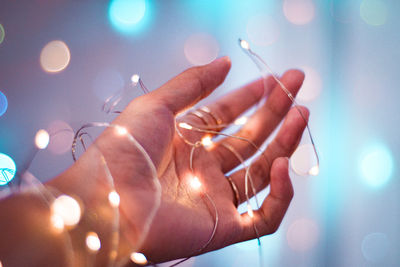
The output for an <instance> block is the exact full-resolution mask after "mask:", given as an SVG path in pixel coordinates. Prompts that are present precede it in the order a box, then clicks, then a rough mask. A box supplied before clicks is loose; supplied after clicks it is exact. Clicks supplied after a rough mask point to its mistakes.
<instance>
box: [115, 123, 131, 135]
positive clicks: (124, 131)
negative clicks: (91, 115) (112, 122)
mask: <svg viewBox="0 0 400 267" xmlns="http://www.w3.org/2000/svg"><path fill="white" fill-rule="evenodd" d="M115 131H116V132H117V134H118V135H126V134H127V133H128V130H127V129H126V128H125V127H122V126H118V125H117V126H116V127H115Z"/></svg>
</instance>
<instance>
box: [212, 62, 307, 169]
mask: <svg viewBox="0 0 400 267" xmlns="http://www.w3.org/2000/svg"><path fill="white" fill-rule="evenodd" d="M280 80H281V82H282V83H283V84H284V85H285V86H286V88H287V89H288V90H289V91H290V92H291V93H292V94H293V95H294V96H295V95H296V94H297V92H298V91H299V89H300V86H301V84H302V83H303V80H304V74H303V72H301V71H298V70H289V71H287V72H286V73H285V74H284V75H283V76H282V78H281V79H280ZM291 105H292V102H291V100H290V99H289V97H288V96H287V95H286V93H285V92H284V91H283V89H282V88H281V87H280V86H279V85H276V86H275V88H274V89H273V91H272V92H271V95H270V97H269V98H268V100H267V101H266V103H265V104H264V105H263V106H262V107H260V109H259V110H257V112H256V113H255V114H254V115H253V116H252V117H251V118H250V119H249V121H248V122H247V123H246V124H245V125H244V126H243V127H242V129H240V131H239V132H238V133H237V134H235V135H236V136H240V137H243V138H246V139H248V140H250V141H251V142H252V143H253V144H255V145H256V146H260V145H261V144H262V143H263V142H264V141H265V139H266V138H267V137H268V136H269V135H270V134H271V132H272V131H273V130H274V129H275V128H276V127H277V125H278V124H279V123H280V121H281V120H282V119H283V117H284V116H285V115H286V113H287V112H288V110H289V108H290V106H291ZM224 143H226V144H228V145H229V146H231V147H233V148H234V149H235V150H236V151H237V152H238V153H239V154H240V155H241V156H242V157H243V158H244V159H246V158H248V157H249V156H251V155H252V154H253V153H254V152H255V150H256V149H255V147H254V145H250V144H249V143H248V142H244V141H243V140H238V139H234V138H226V139H223V140H221V141H220V143H219V144H217V146H216V147H215V149H214V150H213V151H214V153H215V156H216V157H217V158H218V159H219V162H220V164H221V169H222V171H223V172H224V173H225V172H228V171H230V170H232V169H233V168H235V167H236V166H237V165H238V164H239V161H238V160H237V159H236V158H235V157H232V153H231V151H229V150H228V149H226V147H225V146H224V145H223V144H224Z"/></svg>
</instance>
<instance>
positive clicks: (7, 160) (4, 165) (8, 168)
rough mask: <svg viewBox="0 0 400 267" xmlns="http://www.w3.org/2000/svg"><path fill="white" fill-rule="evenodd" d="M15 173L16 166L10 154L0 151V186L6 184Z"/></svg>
mask: <svg viewBox="0 0 400 267" xmlns="http://www.w3.org/2000/svg"><path fill="white" fill-rule="evenodd" d="M16 173H17V166H16V165H15V162H14V160H13V159H12V158H11V157H10V156H8V155H6V154H4V153H0V186H2V185H6V184H8V183H9V182H10V181H11V180H12V179H14V177H15V174H16Z"/></svg>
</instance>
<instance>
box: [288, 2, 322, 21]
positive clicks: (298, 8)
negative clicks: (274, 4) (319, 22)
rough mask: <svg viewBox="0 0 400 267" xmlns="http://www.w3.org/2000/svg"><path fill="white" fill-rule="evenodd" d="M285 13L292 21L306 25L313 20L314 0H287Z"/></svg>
mask: <svg viewBox="0 0 400 267" xmlns="http://www.w3.org/2000/svg"><path fill="white" fill-rule="evenodd" d="M283 13H284V15H285V17H286V19H287V20H288V21H290V22H291V23H293V24H296V25H304V24H307V23H309V22H311V21H312V20H313V18H314V16H315V7H314V4H313V2H312V0H285V1H284V2H283Z"/></svg>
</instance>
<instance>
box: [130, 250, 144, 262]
mask: <svg viewBox="0 0 400 267" xmlns="http://www.w3.org/2000/svg"><path fill="white" fill-rule="evenodd" d="M130 258H131V261H132V262H134V263H136V264H139V265H145V264H147V259H146V256H144V255H143V254H142V253H139V252H132V254H131V256H130Z"/></svg>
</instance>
